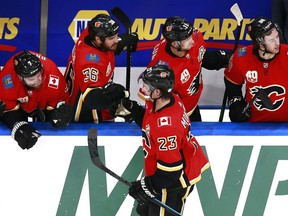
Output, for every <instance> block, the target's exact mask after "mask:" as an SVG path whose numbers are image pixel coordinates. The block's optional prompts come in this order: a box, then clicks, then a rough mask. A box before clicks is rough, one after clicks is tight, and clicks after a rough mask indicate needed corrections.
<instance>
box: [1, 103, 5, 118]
mask: <svg viewBox="0 0 288 216" xmlns="http://www.w3.org/2000/svg"><path fill="white" fill-rule="evenodd" d="M5 109H6V104H5V103H4V102H3V101H2V100H0V116H1V115H2V114H3V112H4V111H5Z"/></svg>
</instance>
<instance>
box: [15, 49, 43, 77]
mask: <svg viewBox="0 0 288 216" xmlns="http://www.w3.org/2000/svg"><path fill="white" fill-rule="evenodd" d="M42 69H43V65H42V63H41V61H40V59H39V58H38V57H37V56H36V55H34V54H32V53H31V52H29V51H28V50H24V51H23V52H21V53H19V54H18V55H16V56H15V57H14V70H15V71H16V73H17V74H18V75H19V76H21V77H23V78H24V77H32V76H34V75H36V74H38V73H39V72H40V71H41V70H42Z"/></svg>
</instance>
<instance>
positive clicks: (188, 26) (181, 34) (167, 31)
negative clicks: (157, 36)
mask: <svg viewBox="0 0 288 216" xmlns="http://www.w3.org/2000/svg"><path fill="white" fill-rule="evenodd" d="M193 30H194V27H193V25H192V23H190V22H189V21H188V20H186V19H184V18H181V17H179V16H173V17H169V18H168V19H167V20H166V22H165V23H164V25H163V26H162V34H163V37H164V38H165V39H166V40H168V41H170V42H173V41H181V40H185V39H187V38H189V37H190V36H191V35H192V33H193Z"/></svg>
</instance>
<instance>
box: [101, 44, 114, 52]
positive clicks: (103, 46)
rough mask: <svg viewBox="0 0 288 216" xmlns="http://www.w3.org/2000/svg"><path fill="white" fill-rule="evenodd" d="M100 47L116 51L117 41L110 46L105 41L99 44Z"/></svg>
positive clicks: (104, 49)
mask: <svg viewBox="0 0 288 216" xmlns="http://www.w3.org/2000/svg"><path fill="white" fill-rule="evenodd" d="M100 48H101V50H102V51H108V50H109V51H116V49H117V43H114V44H112V45H111V46H107V45H106V44H105V43H101V44H100Z"/></svg>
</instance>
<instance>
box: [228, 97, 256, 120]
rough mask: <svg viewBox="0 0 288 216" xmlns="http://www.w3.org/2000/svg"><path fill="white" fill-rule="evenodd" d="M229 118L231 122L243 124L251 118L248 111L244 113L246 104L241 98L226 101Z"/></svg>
mask: <svg viewBox="0 0 288 216" xmlns="http://www.w3.org/2000/svg"><path fill="white" fill-rule="evenodd" d="M228 106H229V117H230V120H231V122H245V121H248V119H249V118H250V116H251V111H250V109H247V110H246V111H245V112H244V108H245V107H246V102H245V101H244V100H243V98H241V97H233V98H232V99H230V100H229V101H228Z"/></svg>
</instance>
